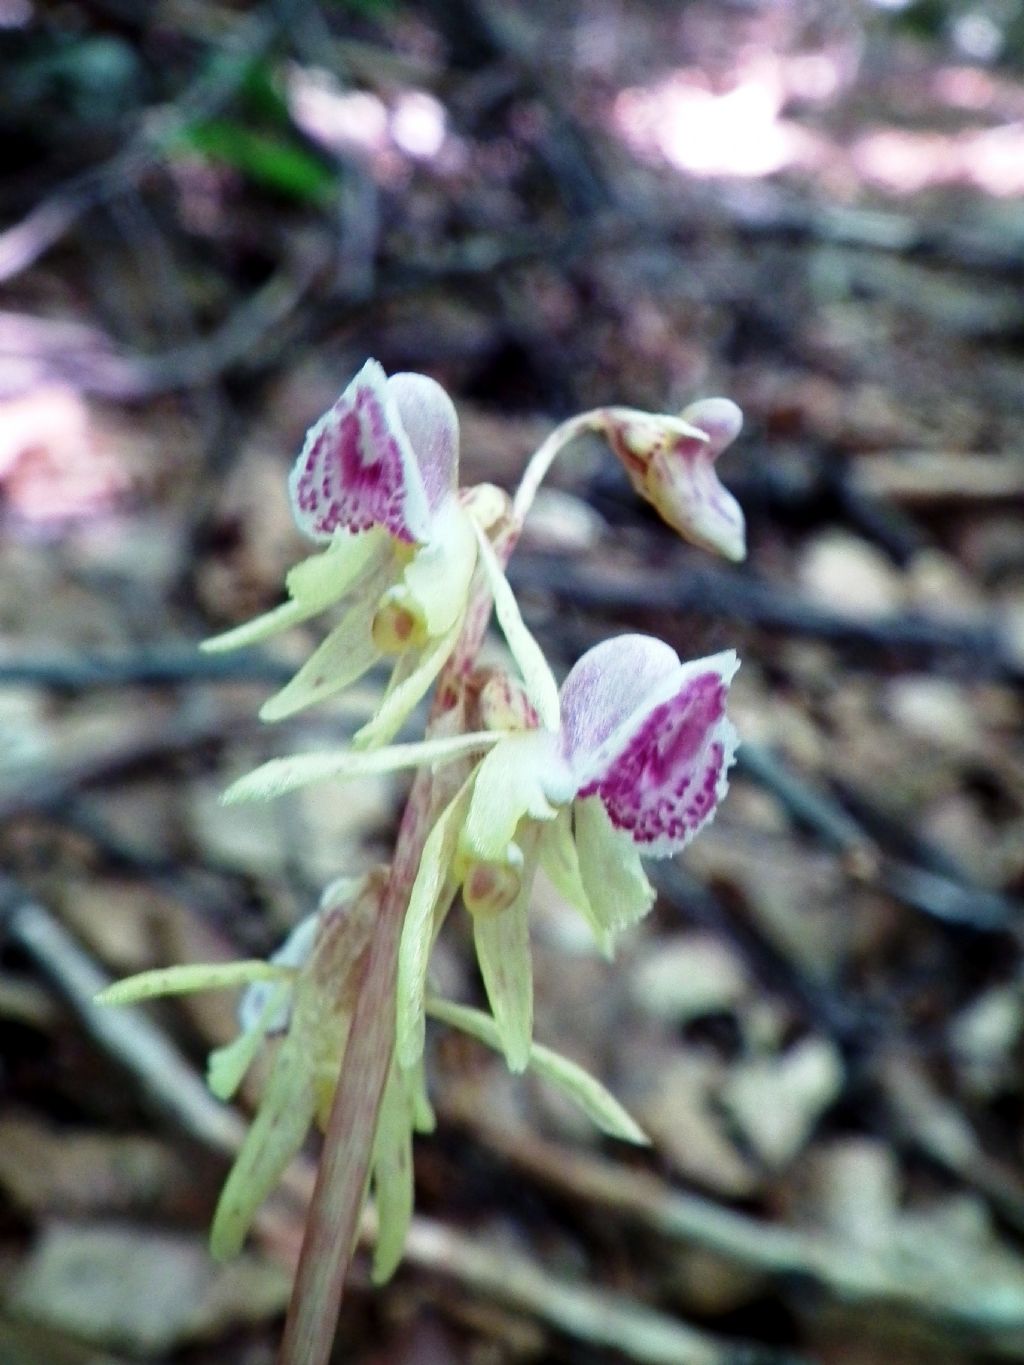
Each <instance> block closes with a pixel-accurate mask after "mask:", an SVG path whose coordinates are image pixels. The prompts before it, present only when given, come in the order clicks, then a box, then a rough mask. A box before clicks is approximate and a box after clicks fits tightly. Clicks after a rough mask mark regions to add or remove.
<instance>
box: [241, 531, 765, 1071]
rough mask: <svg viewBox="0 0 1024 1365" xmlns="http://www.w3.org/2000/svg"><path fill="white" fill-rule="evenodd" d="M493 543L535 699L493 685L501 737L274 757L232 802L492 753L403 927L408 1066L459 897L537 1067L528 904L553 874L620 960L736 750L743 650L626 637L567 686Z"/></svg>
mask: <svg viewBox="0 0 1024 1365" xmlns="http://www.w3.org/2000/svg"><path fill="white" fill-rule="evenodd" d="M478 542H479V557H480V564H481V568H482V569H483V571H484V574H485V577H486V578H487V580H488V584H489V587H490V589H491V591H492V593H493V597H494V606H495V613H496V615H497V617H498V621H499V624H500V625H501V627H502V629H503V631H504V634H505V637H506V639H507V640H508V643H509V646H510V648H511V650H512V654H513V656H514V658H515V659H516V662H517V663H518V665H519V668H520V671H521V673H522V676H523V690H524V691H525V698H524V699H522V700H517V698H516V689H515V688H514V686H513V685H512V684H511V681H509V682H508V683H507V685H506V695H505V698H504V700H503V701H496V699H495V694H494V692H493V690H492V692H491V696H490V697H489V698H484V701H485V706H484V708H483V710H484V714H485V719H486V720H487V723H488V724H492V725H495V726H496V727H500V728H495V729H494V730H491V731H488V730H484V731H480V732H478V733H475V734H473V733H470V734H467V735H461V736H452V737H450V738H438V739H434V740H427V741H424V742H422V743H420V744H406V745H394V746H391V747H390V748H385V749H380V750H378V751H376V752H374V753H369V754H366V753H363V754H361V753H358V752H353V751H351V750H347V751H346V750H342V751H339V752H335V753H324V752H319V753H313V754H299V755H296V756H293V757H290V758H278V759H272V760H271V761H270V762H268V763H265V764H263V765H262V766H261V767H260V768H257V769H256V770H255V771H254V772H252V773H249V774H248V775H247V776H245V777H243V778H241V779H240V780H239V781H238V782H236V783H235V784H234V785H233V786H232V787H231V788H229V790H228V792H227V793H226V795H225V799H226V800H229V801H245V800H253V799H264V798H267V797H270V796H276V795H278V794H280V793H281V792H284V791H289V790H292V789H294V788H297V787H300V786H304V785H306V784H308V783H310V782H316V781H321V780H324V779H326V778H332V777H333V778H342V779H349V780H351V779H353V778H356V777H360V776H363V775H365V774H367V773H369V772H370V771H374V772H379V771H394V770H397V769H399V768H402V767H420V766H425V765H428V764H430V765H433V766H435V767H436V766H437V765H439V764H442V763H450V762H453V761H455V760H457V759H464V758H473V759H474V760H476V761H475V762H474V766H473V768H472V771H471V772H470V774H469V776H468V777H467V778H466V780H465V781H464V782H463V783H462V786H461V787H460V788H459V790H458V792H457V793H456V795H455V796H454V798H453V799H452V800H451V801H450V802H449V804H448V805H447V806H446V807H445V808H444V810H443V811H442V812H441V813H440V814H439V816H438V817H437V819H436V821H435V822H434V825H433V828H432V829H431V832H430V834H429V835H428V837H427V840H426V843H425V844H424V847H423V854H422V857H421V859H420V864H419V869H418V871H417V875H416V880H415V882H414V885H413V888H412V893H411V896H410V900H409V907H408V910H407V912H406V916H405V922H404V927H403V931H402V940H401V946H400V949H399V959H398V1034H397V1052H398V1058H399V1061H400V1063H401V1064H402V1066H404V1067H409V1066H413V1065H415V1064H416V1063H417V1062H418V1059H419V1057H420V1056H421V1054H422V1051H423V1037H424V999H425V995H426V988H427V966H428V962H429V958H430V951H431V948H432V946H433V941H434V938H435V937H436V934H437V932H438V930H439V928H440V924H441V922H442V920H443V918H444V915H445V913H446V912H447V910H448V908H449V906H450V905H451V902H452V899H453V897H454V894H455V892H456V890H457V889H458V888H459V887H460V886H461V889H462V898H463V902H464V904H465V905H466V908H467V909H468V910H469V911H470V912H471V914H472V915H473V923H474V941H475V946H476V951H477V958H478V960H479V963H480V969H481V973H482V975H483V978H484V985H485V987H486V989H487V994H488V999H489V1001H490V1004H491V1008H492V1010H493V1012H494V1018H495V1023H496V1025H497V1027H498V1030H499V1033H500V1035H501V1038H502V1044H503V1047H504V1049H505V1054H506V1058H507V1060H508V1062H509V1065H510V1066H511V1067H512V1069H513V1070H522V1068H523V1067H524V1066H525V1065H526V1064H527V1060H528V1058H529V1049H530V1042H531V1037H532V1030H533V990H532V969H531V965H530V951H529V926H528V910H529V901H530V892H531V889H532V884H533V877H534V873H535V871H536V869H537V867H538V865H543V867H544V869H545V871H546V872H547V873H548V875H549V877H550V878H551V879H552V881H553V882H554V884H555V886H556V887H557V888H558V890H559V891H561V893H562V894H563V895H564V896H565V897H566V899H567V900H568V901H569V902H570V903H571V904H572V905H574V906H575V907H576V908H578V909H579V910H580V911H581V913H582V914H583V915H584V916H585V917H586V918H587V920H588V921H589V923H590V925H591V927H592V929H593V931H594V934H595V936H596V938H597V941H598V943H599V944H600V946H601V947H602V949H604V951H606V952H608V951H610V950H611V947H612V944H613V942H614V938H615V935H616V933H617V932H618V931H619V930H621V929H622V928H624V927H626V926H627V925H629V924H631V923H633V922H634V921H636V920H638V919H640V918H641V917H642V916H643V915H644V914H646V912H647V911H648V910H649V909H650V907H651V905H652V904H653V901H654V892H653V890H652V888H651V885H650V883H649V882H648V880H647V877H646V875H645V874H644V871H643V866H642V863H641V855H646V856H648V857H656V858H657V857H667V856H670V855H671V854H674V853H677V852H679V851H680V850H681V849H683V848H685V846H686V845H687V844H688V843H689V841H690V840H691V839H692V838H693V836H694V835H695V834H697V833H698V831H699V830H701V829H702V828H703V827H704V826H705V825H706V824H707V823H708V822H709V821H710V820H711V819H712V818H713V816H714V813H715V811H716V809H717V807H718V804H719V802H720V801H721V800H722V799H723V797H724V796H725V793H726V791H727V788H728V778H727V773H728V769H729V767H730V765H731V764H732V762H733V759H734V755H735V750H736V743H737V740H736V733H735V730H734V729H733V726H732V723H731V721H729V720H728V718H727V717H726V715H725V698H726V694H727V691H728V688H729V684H730V682H731V681H732V678H733V676H734V674H735V672H736V670H737V668H738V666H739V665H738V662H737V659H736V655H735V653H734V652H733V651H732V650H728V651H726V652H724V653H722V654H717V655H714V656H712V657H710V658H706V659H698V660H695V661H692V662H689V663H682V662H681V661H680V659H679V656H678V655H677V654H676V652H675V650H673V649H672V648H671V647H670V646H669V645H667V644H664V643H662V642H661V641H660V640H656V639H653V638H652V637H650V636H644V635H625V636H620V637H618V638H617V639H613V640H609V641H606V642H605V643H604V644H600V645H597V646H596V647H595V648H594V649H591V650H589V651H588V652H587V653H586V654H584V655H583V657H582V658H581V659H580V660H579V661H578V662H577V664H576V665H575V667H574V668H573V669H572V670H571V672H570V673H569V675H568V677H567V678H566V680H565V682H564V684H563V685H562V688H561V691H559V689H558V686H557V684H556V682H555V680H554V677H553V676H552V674H551V670H550V669H549V667H548V665H547V662H546V660H545V659H544V656H543V654H542V652H541V650H540V647H539V646H538V644H537V642H536V641H535V640H534V638H533V636H532V635H531V634H530V632H529V631H528V629H527V627H526V625H525V624H524V622H523V620H522V617H521V615H520V613H519V608H518V605H517V603H516V601H515V598H514V596H513V594H512V590H511V588H510V587H509V585H508V580H507V579H506V578H505V576H504V574H503V573H502V572H501V569H500V566H499V565H498V563H497V560H496V557H495V555H494V552H493V550H492V549H491V546H490V545H489V543H488V542H487V539H486V537H484V536H483V534H482V533H478ZM489 686H490V685H489ZM485 750H489V752H486V754H485V756H483V757H480V755H481V754H484V752H485Z"/></svg>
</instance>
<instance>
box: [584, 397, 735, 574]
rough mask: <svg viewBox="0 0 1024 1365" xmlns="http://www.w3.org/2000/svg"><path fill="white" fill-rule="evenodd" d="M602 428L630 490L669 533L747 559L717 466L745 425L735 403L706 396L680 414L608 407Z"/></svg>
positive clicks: (727, 555)
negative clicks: (657, 515) (654, 510)
mask: <svg viewBox="0 0 1024 1365" xmlns="http://www.w3.org/2000/svg"><path fill="white" fill-rule="evenodd" d="M601 427H602V429H603V430H604V432H605V434H606V436H607V438H608V442H609V444H610V445H611V447H612V449H613V450H614V452H615V454H616V455H617V456H618V457H619V459H620V460H621V461H622V464H623V465H624V466H625V469H626V473H627V474H628V475H629V477H630V481H631V482H632V484H633V487H634V488H635V489H636V491H637V492H638V493H639V494H640V496H641V497H642V498H646V500H647V501H648V502H650V503H652V504H653V505H654V507H655V508H657V510H658V512H659V513H660V514H661V516H662V518H663V519H664V520H665V521H666V522H667V523H668V524H669V526H671V527H672V528H673V530H676V531H678V532H679V534H680V535H681V536H683V537H684V538H685V539H686V540H689V541H691V542H692V543H693V544H694V545H698V546H700V547H701V548H702V549H705V550H711V551H713V552H714V553H716V554H720V555H724V556H725V558H726V559H731V560H736V561H738V560H741V559H743V558H744V557H745V556H746V552H747V547H746V527H745V523H744V518H743V512H742V509H741V508H740V505H739V503H738V502H737V501H736V499H735V498H734V497H733V495H732V494H731V493H730V492H729V490H728V489H727V488H725V487H724V485H723V484H722V483H721V482H720V481H719V478H718V474H717V473H716V471H715V462H716V461H717V459H718V457H719V455H721V453H722V451H723V450H725V448H726V447H727V446H729V445H731V444H732V442H733V441H734V440H735V439H736V437H737V436H738V435H739V434H740V431H741V429H742V427H743V414H742V412H741V411H740V410H739V408H738V407H737V406H736V404H735V403H733V402H731V401H730V399H728V398H704V399H701V400H700V401H699V402H697V403H691V405H690V406H689V407H688V408H686V409H685V410H684V411H683V412H682V413H681V414H680V415H679V416H678V417H672V416H669V415H668V414H655V413H649V412H637V411H635V410H634V409H632V408H606V409H604V411H603V413H602V421H601Z"/></svg>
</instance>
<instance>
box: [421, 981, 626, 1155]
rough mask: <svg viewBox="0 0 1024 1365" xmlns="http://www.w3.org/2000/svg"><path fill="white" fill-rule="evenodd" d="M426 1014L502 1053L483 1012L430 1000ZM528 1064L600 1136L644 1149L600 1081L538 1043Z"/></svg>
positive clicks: (496, 1034) (493, 1028)
mask: <svg viewBox="0 0 1024 1365" xmlns="http://www.w3.org/2000/svg"><path fill="white" fill-rule="evenodd" d="M427 1013H428V1014H429V1015H430V1017H431V1018H432V1019H437V1020H438V1021H439V1022H440V1023H443V1024H448V1025H450V1027H452V1028H457V1029H459V1030H460V1031H461V1032H462V1033H468V1034H469V1035H470V1036H471V1037H473V1038H476V1039H477V1040H478V1041H479V1042H481V1043H484V1044H486V1045H487V1047H490V1048H493V1049H494V1050H495V1051H496V1052H500V1051H501V1050H502V1048H501V1038H500V1036H499V1033H498V1028H497V1025H496V1024H495V1022H494V1020H493V1019H492V1018H491V1017H490V1015H487V1014H484V1012H483V1011H482V1010H476V1009H472V1008H471V1007H470V1006H469V1005H457V1004H455V1003H454V1002H453V1001H451V1000H439V999H437V998H436V997H433V996H432V997H431V998H430V999H429V1000H428V1001H427ZM529 1064H530V1067H531V1068H532V1069H533V1070H535V1071H536V1073H537V1075H538V1076H541V1077H542V1078H543V1079H544V1080H546V1081H549V1082H550V1083H551V1084H552V1085H555V1086H557V1087H558V1089H560V1090H561V1091H562V1093H563V1094H565V1095H567V1096H568V1097H569V1098H570V1099H571V1100H573V1101H574V1102H575V1103H576V1104H578V1105H579V1106H580V1107H581V1109H582V1110H583V1111H584V1113H585V1114H586V1115H587V1117H588V1118H589V1119H590V1120H591V1121H592V1122H593V1123H594V1124H595V1125H596V1126H597V1127H598V1128H600V1129H601V1131H602V1132H605V1133H608V1134H609V1135H610V1136H611V1137H616V1138H620V1139H621V1140H622V1141H623V1142H633V1143H636V1144H637V1145H639V1146H646V1145H647V1144H648V1142H649V1141H650V1139H649V1138H648V1137H647V1135H646V1134H645V1133H644V1131H643V1129H641V1128H640V1127H639V1125H638V1124H637V1123H636V1122H635V1120H634V1119H632V1118H631V1117H630V1115H629V1114H628V1113H627V1112H626V1110H625V1109H623V1107H622V1105H621V1104H619V1102H618V1100H617V1099H615V1098H614V1096H613V1095H610V1094H609V1093H608V1091H607V1090H606V1089H605V1087H604V1086H603V1085H602V1084H601V1082H600V1081H598V1080H596V1079H595V1078H594V1077H593V1076H591V1075H590V1074H589V1072H586V1071H584V1070H583V1068H582V1067H581V1066H579V1065H578V1064H577V1063H576V1062H572V1061H570V1060H569V1058H568V1057H563V1056H561V1055H560V1054H559V1053H557V1052H553V1051H552V1050H551V1049H550V1048H547V1047H544V1046H543V1045H542V1044H540V1043H534V1044H532V1046H531V1047H530V1058H529Z"/></svg>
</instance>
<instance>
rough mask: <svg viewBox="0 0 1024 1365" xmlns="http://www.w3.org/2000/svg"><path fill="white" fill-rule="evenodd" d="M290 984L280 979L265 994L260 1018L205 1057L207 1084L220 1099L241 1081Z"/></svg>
mask: <svg viewBox="0 0 1024 1365" xmlns="http://www.w3.org/2000/svg"><path fill="white" fill-rule="evenodd" d="M291 989H292V987H291V983H290V982H286V981H281V982H279V983H278V984H277V985H276V986H275V987H272V988H271V989H270V991H269V992H268V994H267V999H266V1003H265V1004H264V1006H263V1009H262V1011H261V1012H260V1017H259V1019H257V1021H256V1023H255V1024H254V1026H253V1027H252V1028H249V1029H246V1030H245V1032H244V1033H240V1034H239V1035H238V1037H237V1038H236V1039H235V1040H234V1041H233V1042H231V1043H227V1044H226V1045H225V1046H224V1047H218V1048H215V1049H214V1051H213V1052H211V1053H210V1055H209V1057H208V1058H207V1059H206V1084H207V1086H208V1087H209V1089H210V1090H211V1091H212V1093H213V1094H214V1095H216V1096H217V1098H218V1099H219V1100H224V1101H225V1102H227V1101H228V1100H229V1099H231V1097H232V1095H234V1093H235V1091H236V1090H237V1089H238V1087H239V1086H240V1085H241V1084H242V1078H243V1077H244V1076H245V1073H246V1072H247V1071H248V1070H249V1068H250V1066H252V1063H253V1061H254V1059H255V1057H256V1054H257V1052H259V1050H260V1048H261V1047H262V1046H263V1040H264V1038H265V1037H266V1034H267V1029H268V1028H269V1027H270V1022H271V1020H272V1019H273V1018H274V1016H275V1014H277V1012H278V1010H280V1009H281V1008H282V1007H283V1005H284V1003H285V1001H286V1000H287V999H288V996H289V995H290V994H291Z"/></svg>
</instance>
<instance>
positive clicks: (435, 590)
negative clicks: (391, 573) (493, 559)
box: [402, 496, 477, 636]
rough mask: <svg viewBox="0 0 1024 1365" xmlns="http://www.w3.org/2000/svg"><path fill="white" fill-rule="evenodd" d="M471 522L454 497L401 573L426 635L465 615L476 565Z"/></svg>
mask: <svg viewBox="0 0 1024 1365" xmlns="http://www.w3.org/2000/svg"><path fill="white" fill-rule="evenodd" d="M476 555H477V547H476V533H475V531H474V529H473V522H472V521H471V520H470V518H469V517H468V515H467V514H466V513H465V512H464V511H463V509H462V508H461V507H460V506H459V504H458V502H457V500H456V499H455V497H454V496H453V497H451V498H449V499H447V500H446V502H445V503H444V506H443V507H442V508H441V509H440V510H439V512H438V514H437V516H436V517H435V519H434V527H433V530H432V533H431V539H430V544H429V545H424V546H423V548H422V549H420V550H417V552H416V553H415V554H414V555H413V557H412V559H411V560H410V562H409V564H408V566H407V567H406V570H405V573H404V574H403V576H402V581H403V582H404V584H405V586H406V588H407V589H408V590H409V595H410V597H411V598H412V601H413V603H414V604H415V607H416V610H417V615H418V616H419V618H420V620H421V621H422V622H423V624H424V626H425V627H426V629H427V633H428V634H429V635H432V636H433V635H442V634H444V633H446V632H447V631H449V630H450V629H451V628H452V626H453V625H455V623H456V622H457V621H460V620H461V619H462V617H463V616H464V615H465V611H466V600H467V598H468V596H469V583H470V579H471V578H472V577H473V570H474V569H475V568H476Z"/></svg>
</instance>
